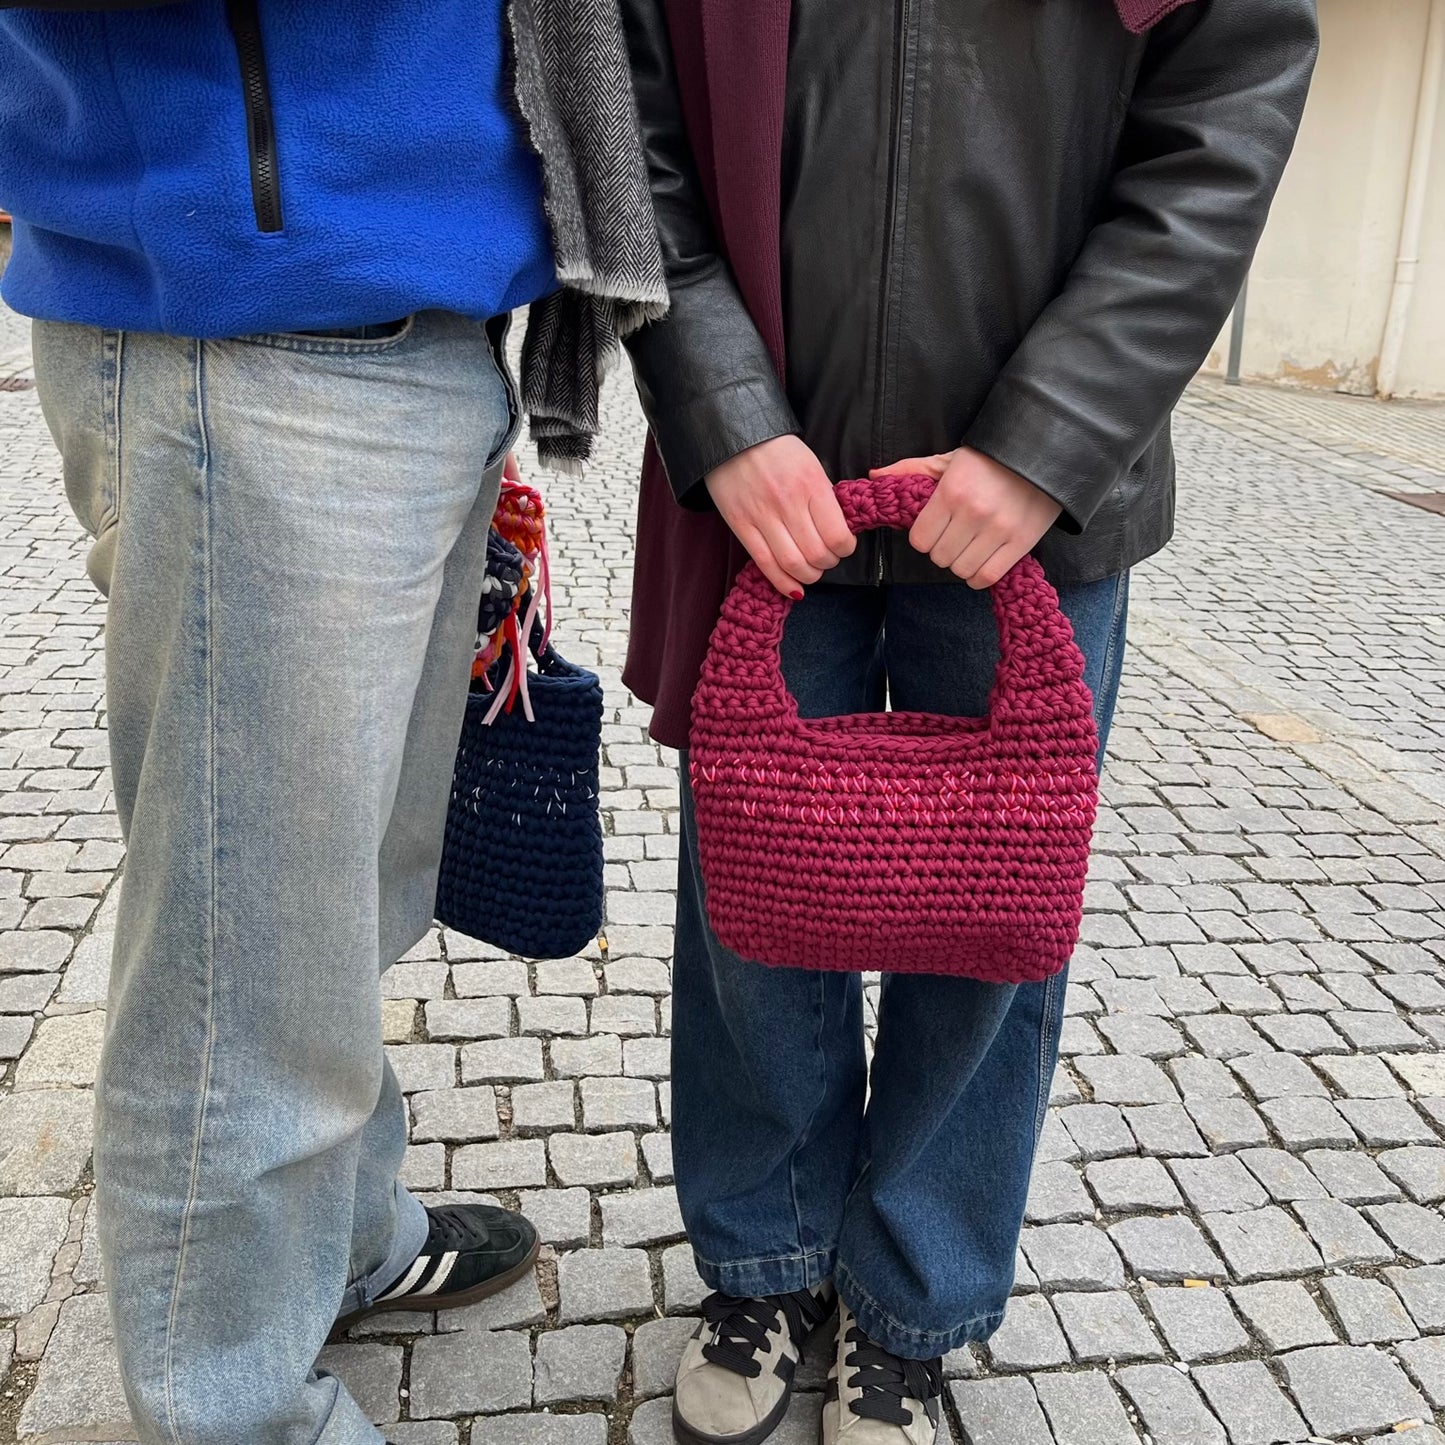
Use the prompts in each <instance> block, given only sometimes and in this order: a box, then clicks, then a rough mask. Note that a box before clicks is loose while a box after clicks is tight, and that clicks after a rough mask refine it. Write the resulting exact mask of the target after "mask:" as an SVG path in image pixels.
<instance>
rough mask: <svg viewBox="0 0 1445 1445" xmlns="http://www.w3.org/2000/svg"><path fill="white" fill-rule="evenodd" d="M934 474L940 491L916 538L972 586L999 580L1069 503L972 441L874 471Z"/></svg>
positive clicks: (922, 549)
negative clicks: (1063, 504) (976, 447)
mask: <svg viewBox="0 0 1445 1445" xmlns="http://www.w3.org/2000/svg"><path fill="white" fill-rule="evenodd" d="M919 475H922V476H927V477H936V478H937V479H938V490H937V491H936V492H934V494H933V496H932V497H931V498H930V499H929V501H928V504H927V505H926V506H925V507H924V509H923V510H922V511H921V512H920V513H919V514H918V520H917V521H916V522H915V523H914V524H913V529H912V531H910V532H909V534H908V540H909V541H910V542H911V543H912V544H913V546H914V547H915V548H916V549H917V550H918V551H920V552H923V553H925V554H926V555H927V556H928V557H930V558H931V559H932V560H933V562H934V563H935V564H936V565H937V566H939V567H943V568H946V569H947V570H948V571H950V572H952V573H953V574H954V576H956V577H961V578H962V579H963V580H964V581H965V582H967V583H968V585H969V586H970V587H975V588H981V587H992V586H993V584H994V583H995V582H997V581H998V580H999V578H1000V577H1002V576H1003V575H1004V573H1005V572H1007V571H1008V570H1009V568H1010V567H1012V566H1013V565H1014V563H1015V562H1017V561H1018V560H1019V558H1020V557H1022V556H1023V555H1024V554H1025V553H1026V552H1030V551H1032V550H1033V548H1034V547H1035V546H1036V545H1037V544H1038V541H1039V539H1040V538H1041V537H1042V536H1043V535H1044V533H1045V532H1047V531H1048V530H1049V528H1050V527H1052V526H1053V525H1054V523H1055V522H1056V521H1058V519H1059V513H1060V512H1062V511H1063V508H1062V507H1061V506H1060V505H1059V504H1058V503H1057V502H1056V501H1054V499H1053V498H1052V497H1051V496H1049V494H1048V493H1047V492H1042V491H1040V490H1039V489H1038V488H1037V487H1036V486H1034V484H1033V483H1032V482H1030V481H1028V480H1027V479H1026V478H1024V477H1021V476H1019V474H1018V473H1017V472H1013V471H1010V470H1009V469H1008V468H1007V467H1006V466H1004V465H1003V464H1002V463H1000V462H996V461H994V460H993V458H992V457H986V456H984V454H983V453H982V452H976V451H973V450H971V449H970V448H969V447H959V448H958V449H957V450H956V451H951V452H942V453H940V454H939V455H938V456H932V457H908V458H906V459H905V460H904V461H901V462H894V464H893V465H892V466H891V467H878V468H877V469H876V470H874V471H872V472H870V473H869V476H871V477H886V476H919Z"/></svg>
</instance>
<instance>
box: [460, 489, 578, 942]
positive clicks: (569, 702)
mask: <svg viewBox="0 0 1445 1445" xmlns="http://www.w3.org/2000/svg"><path fill="white" fill-rule="evenodd" d="M544 612H545V614H546V621H545V622H544V621H543V613H544ZM551 612H552V608H551V599H550V588H549V587H548V575H547V553H546V544H545V540H544V534H543V531H542V506H541V498H540V497H539V496H538V495H537V493H536V492H534V491H533V490H532V489H531V488H528V487H523V486H521V485H520V484H517V483H511V482H508V483H505V484H504V486H503V494H502V499H501V502H500V503H499V505H498V510H497V516H496V519H495V522H494V525H493V531H492V536H491V540H490V545H489V546H488V549H487V580H486V583H485V585H484V588H483V593H482V599H481V605H480V608H479V614H478V619H479V620H478V628H479V632H478V647H477V661H476V666H475V668H474V673H473V683H472V690H471V695H470V696H469V697H468V699H467V713H466V721H465V722H464V723H463V725H462V735H461V741H460V744H459V746H458V748H457V760H456V770H455V772H454V774H453V778H452V796H451V806H450V808H449V809H448V812H447V825H446V838H445V841H444V844H443V848H442V865H441V874H440V877H439V879H438V882H437V902H436V916H437V917H438V918H439V919H440V920H441V921H442V922H443V923H445V924H446V925H447V926H448V927H450V928H455V929H456V930H457V931H458V932H461V933H465V934H468V935H469V936H470V937H472V938H479V939H481V940H482V941H483V942H485V943H490V944H493V945H494V946H496V947H497V948H500V949H504V950H505V951H506V952H508V953H514V954H518V955H520V956H521V957H523V958H567V957H570V956H571V955H572V954H574V953H580V952H581V951H582V950H583V949H584V948H586V947H587V945H588V944H589V943H591V942H592V940H593V939H595V938H596V936H597V934H598V932H599V930H600V929H601V927H602V910H603V883H602V878H603V873H602V822H601V815H600V812H599V799H598V793H599V788H600V779H599V775H598V774H599V763H600V757H601V747H602V684H601V683H600V682H599V680H598V679H597V677H596V676H595V674H593V673H591V672H588V671H587V670H586V669H585V668H581V667H577V666H574V665H573V664H572V663H570V662H567V661H566V660H565V659H564V658H563V657H562V656H561V655H560V654H559V653H558V652H557V650H556V648H554V647H553V646H552V644H551V639H550V636H549V632H550V625H551ZM523 637H525V638H527V645H526V647H525V648H524V647H523V645H522V641H521V639H522V638H523ZM529 658H530V662H531V664H532V665H531V666H529Z"/></svg>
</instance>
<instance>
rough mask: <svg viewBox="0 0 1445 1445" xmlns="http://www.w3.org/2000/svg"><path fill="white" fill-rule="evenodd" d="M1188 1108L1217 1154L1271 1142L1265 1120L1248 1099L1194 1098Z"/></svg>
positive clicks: (1191, 1116)
mask: <svg viewBox="0 0 1445 1445" xmlns="http://www.w3.org/2000/svg"><path fill="white" fill-rule="evenodd" d="M1184 1107H1185V1109H1186V1110H1187V1111H1188V1113H1189V1117H1190V1118H1191V1119H1193V1120H1194V1125H1195V1127H1196V1128H1197V1129H1198V1130H1199V1132H1200V1133H1201V1134H1202V1135H1203V1136H1204V1138H1205V1141H1206V1142H1207V1143H1208V1145H1209V1147H1210V1148H1211V1149H1212V1150H1214V1151H1215V1152H1216V1153H1218V1152H1222V1151H1228V1150H1231V1149H1248V1148H1252V1147H1258V1146H1260V1145H1263V1144H1266V1143H1268V1141H1269V1130H1268V1129H1266V1128H1265V1124H1264V1120H1263V1119H1262V1118H1260V1116H1259V1114H1258V1113H1257V1112H1256V1110H1255V1108H1254V1106H1253V1105H1252V1104H1250V1103H1247V1102H1246V1101H1245V1100H1244V1099H1191V1100H1190V1101H1189V1103H1187V1104H1186V1105H1185V1106H1184Z"/></svg>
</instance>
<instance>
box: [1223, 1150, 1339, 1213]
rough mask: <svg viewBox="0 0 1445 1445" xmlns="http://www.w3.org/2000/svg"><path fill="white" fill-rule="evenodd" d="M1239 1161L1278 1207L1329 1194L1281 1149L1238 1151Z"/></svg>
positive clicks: (1297, 1162)
mask: <svg viewBox="0 0 1445 1445" xmlns="http://www.w3.org/2000/svg"><path fill="white" fill-rule="evenodd" d="M1239 1158H1240V1161H1241V1162H1242V1163H1243V1164H1244V1167H1245V1168H1246V1169H1248V1170H1249V1172H1250V1173H1251V1174H1253V1175H1254V1177H1255V1178H1256V1179H1258V1180H1259V1182H1260V1183H1261V1184H1263V1185H1264V1187H1265V1188H1266V1189H1267V1190H1268V1191H1269V1196H1270V1198H1271V1199H1273V1200H1275V1201H1276V1202H1277V1203H1279V1204H1288V1203H1291V1202H1293V1201H1294V1200H1297V1199H1324V1198H1325V1197H1326V1196H1327V1194H1328V1192H1329V1191H1328V1190H1326V1188H1325V1186H1324V1185H1323V1184H1321V1183H1320V1181H1319V1180H1318V1179H1316V1178H1315V1176H1314V1175H1313V1174H1311V1173H1310V1171H1309V1170H1308V1169H1307V1168H1306V1167H1305V1166H1304V1165H1303V1164H1302V1163H1301V1162H1300V1161H1299V1160H1298V1159H1296V1158H1295V1156H1294V1155H1293V1154H1290V1153H1288V1152H1287V1151H1286V1150H1284V1149H1241V1150H1240V1151H1239Z"/></svg>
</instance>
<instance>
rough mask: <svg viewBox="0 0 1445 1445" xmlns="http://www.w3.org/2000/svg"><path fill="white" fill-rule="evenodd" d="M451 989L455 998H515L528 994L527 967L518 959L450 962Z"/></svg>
mask: <svg viewBox="0 0 1445 1445" xmlns="http://www.w3.org/2000/svg"><path fill="white" fill-rule="evenodd" d="M450 956H451V957H453V958H455V955H454V954H453V955H450ZM452 986H453V987H454V988H455V989H456V991H457V997H458V998H486V997H489V996H506V997H509V998H516V997H518V996H519V995H521V994H524V993H526V992H527V965H526V964H525V963H521V962H519V961H518V960H517V959H487V960H485V961H481V962H465V963H453V965H452Z"/></svg>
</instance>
